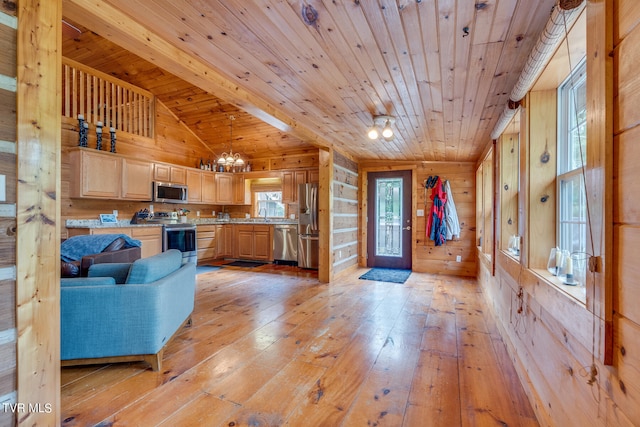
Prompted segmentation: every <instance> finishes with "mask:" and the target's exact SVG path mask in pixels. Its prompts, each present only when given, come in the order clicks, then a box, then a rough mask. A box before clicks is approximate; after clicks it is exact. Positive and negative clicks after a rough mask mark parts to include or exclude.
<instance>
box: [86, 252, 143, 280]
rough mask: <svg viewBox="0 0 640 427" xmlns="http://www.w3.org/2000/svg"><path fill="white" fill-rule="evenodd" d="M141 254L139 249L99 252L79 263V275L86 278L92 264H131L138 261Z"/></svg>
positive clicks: (87, 256)
mask: <svg viewBox="0 0 640 427" xmlns="http://www.w3.org/2000/svg"><path fill="white" fill-rule="evenodd" d="M141 256H142V252H141V249H140V247H133V248H126V249H120V250H117V251H110V252H100V253H99V254H92V255H85V256H83V257H82V260H81V261H80V275H81V276H83V277H86V276H87V273H88V272H89V267H91V266H92V265H93V264H103V263H114V262H133V261H135V260H137V259H140V257H141Z"/></svg>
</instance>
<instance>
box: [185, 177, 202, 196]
mask: <svg viewBox="0 0 640 427" xmlns="http://www.w3.org/2000/svg"><path fill="white" fill-rule="evenodd" d="M186 179H187V191H188V192H187V200H188V201H189V202H191V203H200V202H201V201H202V172H200V171H199V170H191V169H189V170H187V171H186Z"/></svg>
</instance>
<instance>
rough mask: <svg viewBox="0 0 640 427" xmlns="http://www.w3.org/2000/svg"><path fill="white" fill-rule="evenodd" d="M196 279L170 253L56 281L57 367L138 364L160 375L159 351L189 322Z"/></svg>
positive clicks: (189, 266) (175, 252) (103, 266)
mask: <svg viewBox="0 0 640 427" xmlns="http://www.w3.org/2000/svg"><path fill="white" fill-rule="evenodd" d="M195 273H196V266H195V264H193V263H186V264H184V265H183V264H182V253H181V252H180V251H178V250H176V249H171V250H168V251H166V252H163V253H161V254H158V255H155V256H152V257H148V258H142V259H139V260H136V261H134V262H133V263H130V264H129V263H112V264H94V265H92V266H91V267H90V268H89V273H88V277H78V278H69V279H61V281H60V294H61V295H60V300H61V306H60V310H61V325H60V329H61V359H62V366H70V365H83V364H95V363H113V362H127V361H139V360H143V361H145V362H147V363H149V364H150V365H151V367H152V369H153V370H154V371H157V370H160V369H162V356H163V350H164V346H165V345H166V344H167V342H168V341H169V340H170V339H171V338H172V337H173V336H174V335H175V334H176V332H177V331H179V330H180V329H181V328H182V327H183V326H185V325H188V324H190V322H191V313H192V312H193V306H194V299H195V283H196V279H195V277H196V274H195Z"/></svg>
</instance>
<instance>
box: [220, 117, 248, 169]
mask: <svg viewBox="0 0 640 427" xmlns="http://www.w3.org/2000/svg"><path fill="white" fill-rule="evenodd" d="M235 119H236V118H235V116H233V115H230V116H229V121H230V123H229V152H228V153H226V152H225V153H222V155H221V156H220V158H219V159H218V164H219V165H224V166H226V169H227V170H230V169H231V168H232V167H234V166H242V165H244V160H242V158H241V157H240V154H239V153H234V152H233V121H234V120H235Z"/></svg>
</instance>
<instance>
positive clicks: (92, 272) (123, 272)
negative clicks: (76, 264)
mask: <svg viewBox="0 0 640 427" xmlns="http://www.w3.org/2000/svg"><path fill="white" fill-rule="evenodd" d="M130 268H131V264H130V263H123V262H114V263H108V264H93V265H92V266H91V267H89V271H88V273H87V277H113V278H114V279H115V281H116V283H117V284H122V283H124V282H125V281H126V280H127V276H128V275H129V269H130Z"/></svg>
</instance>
